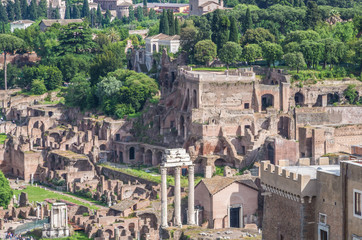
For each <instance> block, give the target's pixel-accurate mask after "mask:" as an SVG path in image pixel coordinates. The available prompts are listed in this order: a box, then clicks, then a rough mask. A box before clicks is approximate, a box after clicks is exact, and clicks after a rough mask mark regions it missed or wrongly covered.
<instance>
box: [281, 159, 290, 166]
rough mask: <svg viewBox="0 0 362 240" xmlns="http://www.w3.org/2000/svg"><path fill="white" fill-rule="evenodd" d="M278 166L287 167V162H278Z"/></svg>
mask: <svg viewBox="0 0 362 240" xmlns="http://www.w3.org/2000/svg"><path fill="white" fill-rule="evenodd" d="M279 166H281V167H286V166H289V160H279Z"/></svg>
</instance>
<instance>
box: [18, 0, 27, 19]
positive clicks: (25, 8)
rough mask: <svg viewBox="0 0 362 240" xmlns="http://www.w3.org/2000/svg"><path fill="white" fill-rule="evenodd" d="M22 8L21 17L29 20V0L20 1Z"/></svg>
mask: <svg viewBox="0 0 362 240" xmlns="http://www.w3.org/2000/svg"><path fill="white" fill-rule="evenodd" d="M20 7H21V17H22V19H27V18H28V1H27V0H20Z"/></svg>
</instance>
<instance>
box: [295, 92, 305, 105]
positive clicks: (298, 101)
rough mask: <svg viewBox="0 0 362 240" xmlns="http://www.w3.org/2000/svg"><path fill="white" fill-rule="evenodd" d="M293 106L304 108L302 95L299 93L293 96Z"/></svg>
mask: <svg viewBox="0 0 362 240" xmlns="http://www.w3.org/2000/svg"><path fill="white" fill-rule="evenodd" d="M294 102H295V106H300V107H302V106H304V95H303V94H302V93H301V92H297V93H296V94H295V95H294Z"/></svg>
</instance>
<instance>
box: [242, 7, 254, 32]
mask: <svg viewBox="0 0 362 240" xmlns="http://www.w3.org/2000/svg"><path fill="white" fill-rule="evenodd" d="M251 28H253V19H252V18H251V13H250V8H247V9H246V15H245V21H244V32H246V30H248V29H251Z"/></svg>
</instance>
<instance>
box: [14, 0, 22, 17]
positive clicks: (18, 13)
mask: <svg viewBox="0 0 362 240" xmlns="http://www.w3.org/2000/svg"><path fill="white" fill-rule="evenodd" d="M14 13H15V20H20V19H22V15H21V7H20V1H19V0H15V2H14Z"/></svg>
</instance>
